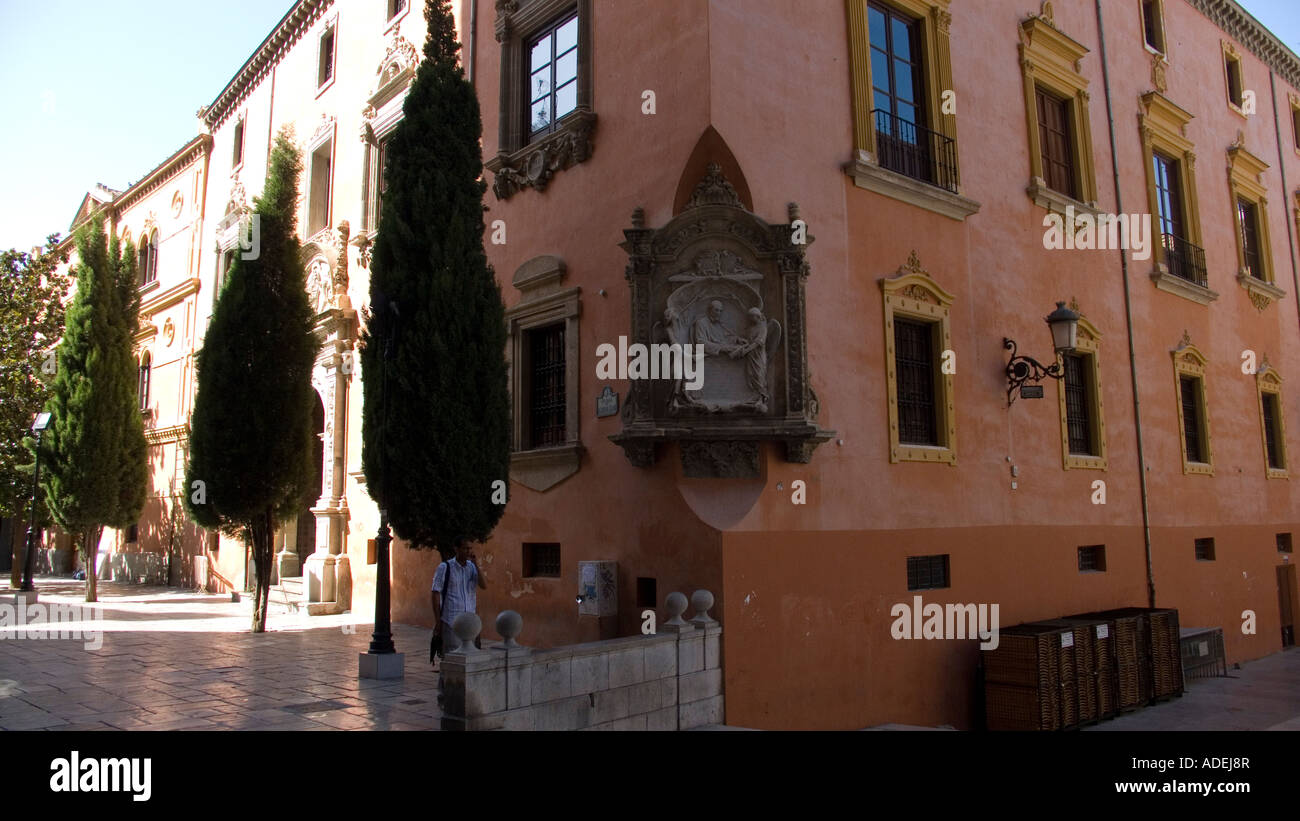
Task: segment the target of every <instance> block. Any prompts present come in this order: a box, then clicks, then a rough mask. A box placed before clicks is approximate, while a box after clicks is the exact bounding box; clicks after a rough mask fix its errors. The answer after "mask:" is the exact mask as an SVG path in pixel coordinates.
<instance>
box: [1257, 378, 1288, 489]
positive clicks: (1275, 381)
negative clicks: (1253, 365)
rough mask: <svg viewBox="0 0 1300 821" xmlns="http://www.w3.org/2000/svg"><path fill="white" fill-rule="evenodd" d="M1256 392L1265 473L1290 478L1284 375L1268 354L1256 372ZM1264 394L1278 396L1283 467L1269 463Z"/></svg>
mask: <svg viewBox="0 0 1300 821" xmlns="http://www.w3.org/2000/svg"><path fill="white" fill-rule="evenodd" d="M1255 394H1256V398H1257V399H1258V401H1259V437H1260V444H1261V445H1262V446H1263V448H1264V475H1265V476H1266V477H1267V478H1269V479H1288V478H1290V476H1291V463H1290V461H1289V457H1288V455H1287V447H1286V411H1285V410H1284V409H1283V408H1284V406H1283V404H1282V375H1281V374H1279V373H1278V372H1277V369H1276V368H1274V367H1273V366H1272V365H1270V364H1268V356H1267V355H1266V356H1265V357H1264V360H1263V362H1261V363H1260V366H1259V370H1258V371H1256V372H1255ZM1264 394H1272V395H1273V396H1276V397H1277V428H1278V429H1277V432H1276V433H1277V443H1278V448H1279V449H1280V450H1281V453H1282V467H1280V468H1275V467H1271V466H1270V465H1269V463H1268V432H1267V430H1266V429H1265V427H1264Z"/></svg>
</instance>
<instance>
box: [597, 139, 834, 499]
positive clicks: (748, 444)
mask: <svg viewBox="0 0 1300 821" xmlns="http://www.w3.org/2000/svg"><path fill="white" fill-rule="evenodd" d="M788 213H789V218H790V222H789V223H786V224H777V225H772V224H769V223H767V222H765V221H764V220H762V219H761V218H759V217H758V216H757V215H755V214H753V213H751V212H749V211H747V210H745V208H744V206H743V205H741V203H740V198H739V196H738V195H737V193H736V190H735V188H734V187H732V185H731V183H729V182H728V181H727V180H726V178H725V177H724V176H723V174H722V170H721V168H720V167H719V166H718V165H717V164H716V163H715V164H710V165H709V167H708V170H707V171H706V172H705V175H704V177H703V179H702V180H701V181H700V183H699V184H698V185H697V186H696V188H695V192H694V194H693V195H692V196H691V198H690V201H689V202H688V203H687V204H686V207H685V208H684V209H683V210H682V212H681V213H680V214H678V215H677V216H676V217H674V218H673V219H672V220H670V221H669V222H668V223H667V224H666V225H664V226H663V227H662V228H647V227H646V226H645V214H644V212H643V211H642V209H640V208H638V209H636V211H635V212H634V213H633V215H632V227H631V228H629V229H626V230H624V232H623V235H624V236H625V237H626V241H624V242H623V243H622V244H621V247H622V248H623V249H624V250H625V251H627V254H628V264H627V269H626V277H627V281H628V285H629V291H630V294H629V296H630V299H631V327H630V333H629V334H628V342H629V344H642V345H652V344H655V343H660V344H662V343H665V342H668V343H675V342H677V341H680V339H681V337H680V336H679V337H676V339H675V338H674V333H677V332H675V331H674V330H673V328H679V326H677V325H675V324H665V323H666V320H668V316H669V315H670V313H671V312H672V311H675V310H676V308H681V307H682V304H681V303H677V302H674V300H675V299H679V298H681V299H689V300H690V302H689V307H688V308H686V309H684V310H686V311H688V312H689V313H682V314H677V319H673V320H672V323H676V322H677V321H679V320H680V321H681V322H682V324H683V325H684V326H685V325H689V316H690V314H691V313H696V314H698V313H699V308H698V306H699V305H701V304H704V302H705V301H706V300H717V301H722V300H724V299H725V300H727V301H728V305H729V306H731V308H730V309H731V310H733V311H736V312H739V313H740V314H744V313H746V310H745V309H744V306H745V305H746V304H752V305H755V306H757V311H758V313H757V314H756V315H757V316H758V318H759V319H763V317H764V316H766V317H767V318H768V319H767V320H766V324H765V325H764V326H761V327H766V328H767V329H768V330H767V331H766V333H767V339H768V343H766V344H765V348H764V350H765V351H766V355H767V360H766V361H767V365H766V366H765V367H764V368H763V371H762V373H763V376H762V379H763V380H764V384H765V386H766V389H767V393H766V394H760V396H761V399H760V400H754V401H749V402H748V403H746V402H745V401H744V397H740V400H739V401H733V402H717V401H716V400H715V399H714V398H710V399H706V400H704V401H696V400H695V399H692V398H690V397H689V396H687V395H685V394H683V393H682V392H681V386H680V384H679V383H677V382H674V381H673V380H672V379H657V380H653V379H636V380H631V381H630V383H629V388H628V398H627V401H626V402H625V403H624V406H623V414H622V421H623V429H622V431H621V432H619V433H617V434H614V435H612V436H610V440H611V441H613V442H614V443H616V444H618V445H619V446H620V447H622V448H623V451H624V454H625V455H626V456H627V458H628V461H630V462H631V463H632V464H633V465H636V466H637V467H651V466H652V465H654V463H655V461H656V459H657V456H658V454H657V453H656V445H658V444H661V443H667V442H677V443H679V444H680V446H681V456H682V466H683V470H684V472H685V475H686V476H687V477H688V478H756V477H757V476H758V475H759V474H760V464H759V462H760V459H759V443H760V442H763V441H769V442H780V443H782V444H783V445H784V447H785V458H786V461H789V462H803V463H806V462H809V461H810V460H811V459H812V452H813V450H814V449H815V448H816V447H817V445H819V444H821V443H822V442H825V441H826V440H828V439H830V438H831V437H832V436H834V435H835V433H834V431H828V430H822V429H820V428H818V426H817V424H816V418H817V412H818V407H817V405H818V403H817V397H816V394H815V393H814V392H813V390H812V386H811V380H810V378H809V373H808V350H807V330H806V329H807V324H806V319H805V313H806V306H805V295H804V289H805V285H806V281H807V278H808V274H809V268H808V262H807V260H806V259H805V256H804V253H805V248H806V244H804V243H800V242H796V241H795V239H796V232H795V225H794V223H795V222H796V221H800V217H799V207H798V206H797V205H795V204H794V203H791V204H790V205H789V210H788ZM800 222H801V221H800ZM803 228H804V230H805V232H806V225H804V226H803ZM806 240H807V242H809V243H811V242H812V241H813V238H812V237H811V236H807V237H806ZM674 306H676V308H674ZM753 311H754V309H749V313H753ZM773 322H776V323H777V325H778V326H779V332H778V331H776V327H777V326H774V325H773V324H772V323H773ZM679 330H680V328H679ZM754 338H755V337H753V336H751V337H750V339H754ZM760 356H761V355H760ZM704 368H705V370H704V376H705V377H707V375H708V374H709V373H710V365H709V362H708V360H705V362H704ZM719 373H721V372H719ZM707 381H708V380H707V379H706V382H707ZM732 398H735V397H732Z"/></svg>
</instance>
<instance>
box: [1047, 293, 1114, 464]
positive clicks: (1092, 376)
mask: <svg viewBox="0 0 1300 821" xmlns="http://www.w3.org/2000/svg"><path fill="white" fill-rule="evenodd" d="M1076 310H1077V309H1076ZM1075 349H1076V352H1078V353H1082V354H1085V358H1086V359H1087V362H1088V365H1087V374H1086V376H1087V378H1088V380H1089V381H1090V383H1091V385H1090V387H1091V388H1092V390H1091V391H1090V393H1091V396H1092V433H1093V436H1094V437H1096V441H1097V455H1096V456H1087V455H1084V454H1078V453H1071V452H1070V420H1069V414H1068V412H1067V411H1066V407H1065V380H1064V379H1059V380H1057V382H1056V388H1057V391H1056V392H1057V399H1058V401H1059V405H1060V412H1061V467H1062V468H1063V469H1064V470H1106V416H1105V410H1104V405H1103V403H1102V399H1101V363H1100V361H1099V359H1098V352H1099V351H1100V349H1101V333H1100V332H1099V331H1098V330H1097V326H1095V325H1093V324H1092V323H1091V322H1089V321H1088V320H1087V319H1085V318H1084V317H1082V316H1080V317H1079V334H1078V339H1077V341H1076V343H1075Z"/></svg>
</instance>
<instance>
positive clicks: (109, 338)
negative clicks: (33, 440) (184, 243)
mask: <svg viewBox="0 0 1300 821" xmlns="http://www.w3.org/2000/svg"><path fill="white" fill-rule="evenodd" d="M76 241H77V256H78V264H77V268H76V272H77V293H76V296H75V297H74V298H73V301H72V305H71V306H70V307H69V308H68V313H67V326H66V328H65V332H64V336H63V340H62V342H60V344H59V348H58V362H57V373H56V375H55V378H54V389H53V395H52V396H51V398H50V402H49V404H48V406H47V407H48V410H49V411H50V412H51V414H52V418H51V421H50V427H49V428H48V429H47V430H46V432H45V434H44V436H43V437H42V440H41V461H42V471H41V476H42V479H43V482H42V486H43V487H44V489H45V500H46V504H47V505H48V506H49V509H50V512H51V514H52V515H53V517H54V520H55V521H56V522H57V523H58V524H59V526H60V527H62V528H63V529H64V530H66V531H68V532H69V533H71V534H73V536H74V540H75V541H76V543H77V544H78V545H79V546H80V550H81V556H82V561H83V563H84V565H85V567H86V580H87V583H86V600H87V601H95V600H96V597H97V591H96V584H95V582H96V574H95V572H94V571H95V556H96V554H97V553H98V547H99V539H100V536H101V535H102V533H103V529H104V527H105V526H106V525H107V526H112V527H126V526H127V525H129V524H131V523H132V522H134V521H136V520H137V519H138V518H139V516H140V512H141V510H142V508H143V506H144V497H145V493H146V484H147V481H148V477H147V470H148V466H147V461H146V455H145V443H144V431H143V428H142V422H141V419H140V409H139V407H138V406H137V404H136V378H137V375H136V368H135V359H134V357H133V355H132V336H133V335H134V329H135V328H136V327H138V323H139V316H138V313H136V311H138V308H139V302H138V298H136V297H134V296H128V294H127V293H126V292H127V291H128V290H131V291H133V290H134V276H135V274H134V271H135V269H134V262H133V258H134V254H133V253H132V250H131V247H130V245H129V244H128V245H127V247H126V249H125V250H123V249H122V248H121V247H119V244H118V242H117V241H116V240H114V241H112V242H109V241H108V240H107V238H106V237H105V235H104V226H103V222H102V220H100V219H95V220H94V221H93V222H92V223H90V224H89V225H86V226H84V227H83V228H82V229H81V230H79V231H78V232H77V240H76ZM128 312H131V315H130V316H128V315H127V313H128Z"/></svg>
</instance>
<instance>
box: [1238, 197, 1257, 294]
mask: <svg viewBox="0 0 1300 821" xmlns="http://www.w3.org/2000/svg"><path fill="white" fill-rule="evenodd" d="M1237 225H1238V226H1239V228H1240V230H1241V253H1242V256H1243V257H1244V259H1245V264H1246V272H1247V273H1249V274H1250V275H1251V276H1253V277H1254V278H1255V279H1260V280H1262V279H1264V270H1263V269H1262V268H1261V267H1260V265H1259V212H1258V210H1257V209H1256V208H1255V203H1253V202H1250V201H1248V200H1245V199H1242V198H1241V197H1238V198H1237Z"/></svg>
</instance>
